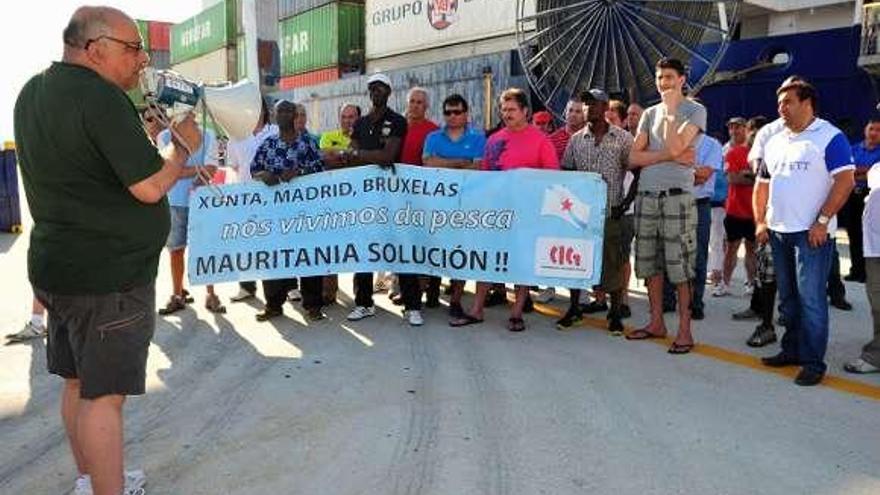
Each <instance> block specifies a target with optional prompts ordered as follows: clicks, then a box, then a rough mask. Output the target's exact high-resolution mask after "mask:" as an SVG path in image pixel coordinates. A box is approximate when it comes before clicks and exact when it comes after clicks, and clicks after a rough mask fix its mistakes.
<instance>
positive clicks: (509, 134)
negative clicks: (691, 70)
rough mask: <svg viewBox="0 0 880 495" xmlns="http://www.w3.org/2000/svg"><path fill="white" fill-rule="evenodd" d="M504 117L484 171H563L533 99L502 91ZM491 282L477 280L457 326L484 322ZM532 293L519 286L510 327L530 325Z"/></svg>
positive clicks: (513, 90)
mask: <svg viewBox="0 0 880 495" xmlns="http://www.w3.org/2000/svg"><path fill="white" fill-rule="evenodd" d="M500 102H501V119H502V120H503V121H504V128H503V129H501V130H500V131H498V132H496V133H495V134H492V136H490V137H489V139H488V141H487V142H486V154H485V156H484V157H483V163H482V166H481V168H482V169H483V170H514V169H517V168H545V169H551V170H559V158H558V157H557V156H556V150H555V149H554V148H553V143H551V142H550V139H548V138H547V135H546V134H544V133H543V132H541V130H540V129H538V128H537V127H536V126H534V125H530V124H529V100H528V96H527V95H526V93H525V92H524V91H523V90H521V89H518V88H510V89H507V90H505V91H504V92H503V93H501V98H500ZM489 287H490V284H488V283H485V282H479V283H477V295H476V297H475V298H474V305H473V307H472V308H471V311H470V312H469V313H465V314H464V316H462V317H461V318H458V319H455V320H453V321H451V322H450V323H449V324H450V325H451V326H454V327H460V326H465V325H471V324H474V323H481V322H482V321H483V306H484V303H485V300H486V294H487V293H488V291H489ZM528 295H529V287H528V286H526V285H517V286H516V302H515V303H514V305H513V308H512V309H511V310H510V319H509V320H508V324H507V329H508V330H510V331H511V332H521V331H523V330H525V328H526V326H525V323H524V322H523V319H522V313H523V306H524V305H525V302H526V298H527V297H528Z"/></svg>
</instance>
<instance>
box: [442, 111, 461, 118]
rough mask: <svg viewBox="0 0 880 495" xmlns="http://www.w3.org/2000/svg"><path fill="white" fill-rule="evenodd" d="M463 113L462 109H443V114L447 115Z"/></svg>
mask: <svg viewBox="0 0 880 495" xmlns="http://www.w3.org/2000/svg"><path fill="white" fill-rule="evenodd" d="M463 113H464V110H443V115H445V116H447V117H449V116H450V115H461V114H463Z"/></svg>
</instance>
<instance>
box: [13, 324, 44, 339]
mask: <svg viewBox="0 0 880 495" xmlns="http://www.w3.org/2000/svg"><path fill="white" fill-rule="evenodd" d="M45 336H46V327H45V326H43V325H34V323H33V322H31V321H28V322H27V323H25V324H24V328H22V329H21V330H19V331H18V332H16V333H10V334H7V335H6V338H7V339H9V340H11V341H15V342H23V341H25V340H33V339H41V338H43V337H45Z"/></svg>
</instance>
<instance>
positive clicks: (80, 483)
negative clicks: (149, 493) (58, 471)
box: [73, 469, 147, 495]
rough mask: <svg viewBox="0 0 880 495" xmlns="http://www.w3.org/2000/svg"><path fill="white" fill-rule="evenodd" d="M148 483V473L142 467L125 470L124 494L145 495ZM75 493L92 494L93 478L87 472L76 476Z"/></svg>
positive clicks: (81, 494) (79, 494)
mask: <svg viewBox="0 0 880 495" xmlns="http://www.w3.org/2000/svg"><path fill="white" fill-rule="evenodd" d="M146 484H147V475H146V474H144V472H143V470H141V469H133V470H131V471H126V472H125V485H124V486H123V489H122V495H144V493H145V492H144V486H145V485H146ZM73 495H92V478H91V477H89V475H87V474H81V475H79V476H77V477H76V482H75V483H74V488H73Z"/></svg>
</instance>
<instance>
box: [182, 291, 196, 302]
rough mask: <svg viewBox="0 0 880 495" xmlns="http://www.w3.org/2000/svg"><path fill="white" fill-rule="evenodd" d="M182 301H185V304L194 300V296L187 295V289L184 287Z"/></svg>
mask: <svg viewBox="0 0 880 495" xmlns="http://www.w3.org/2000/svg"><path fill="white" fill-rule="evenodd" d="M183 302H185V303H187V304H191V303H193V302H195V298H193V296H191V295H189V291H188V290H186V289H183Z"/></svg>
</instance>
